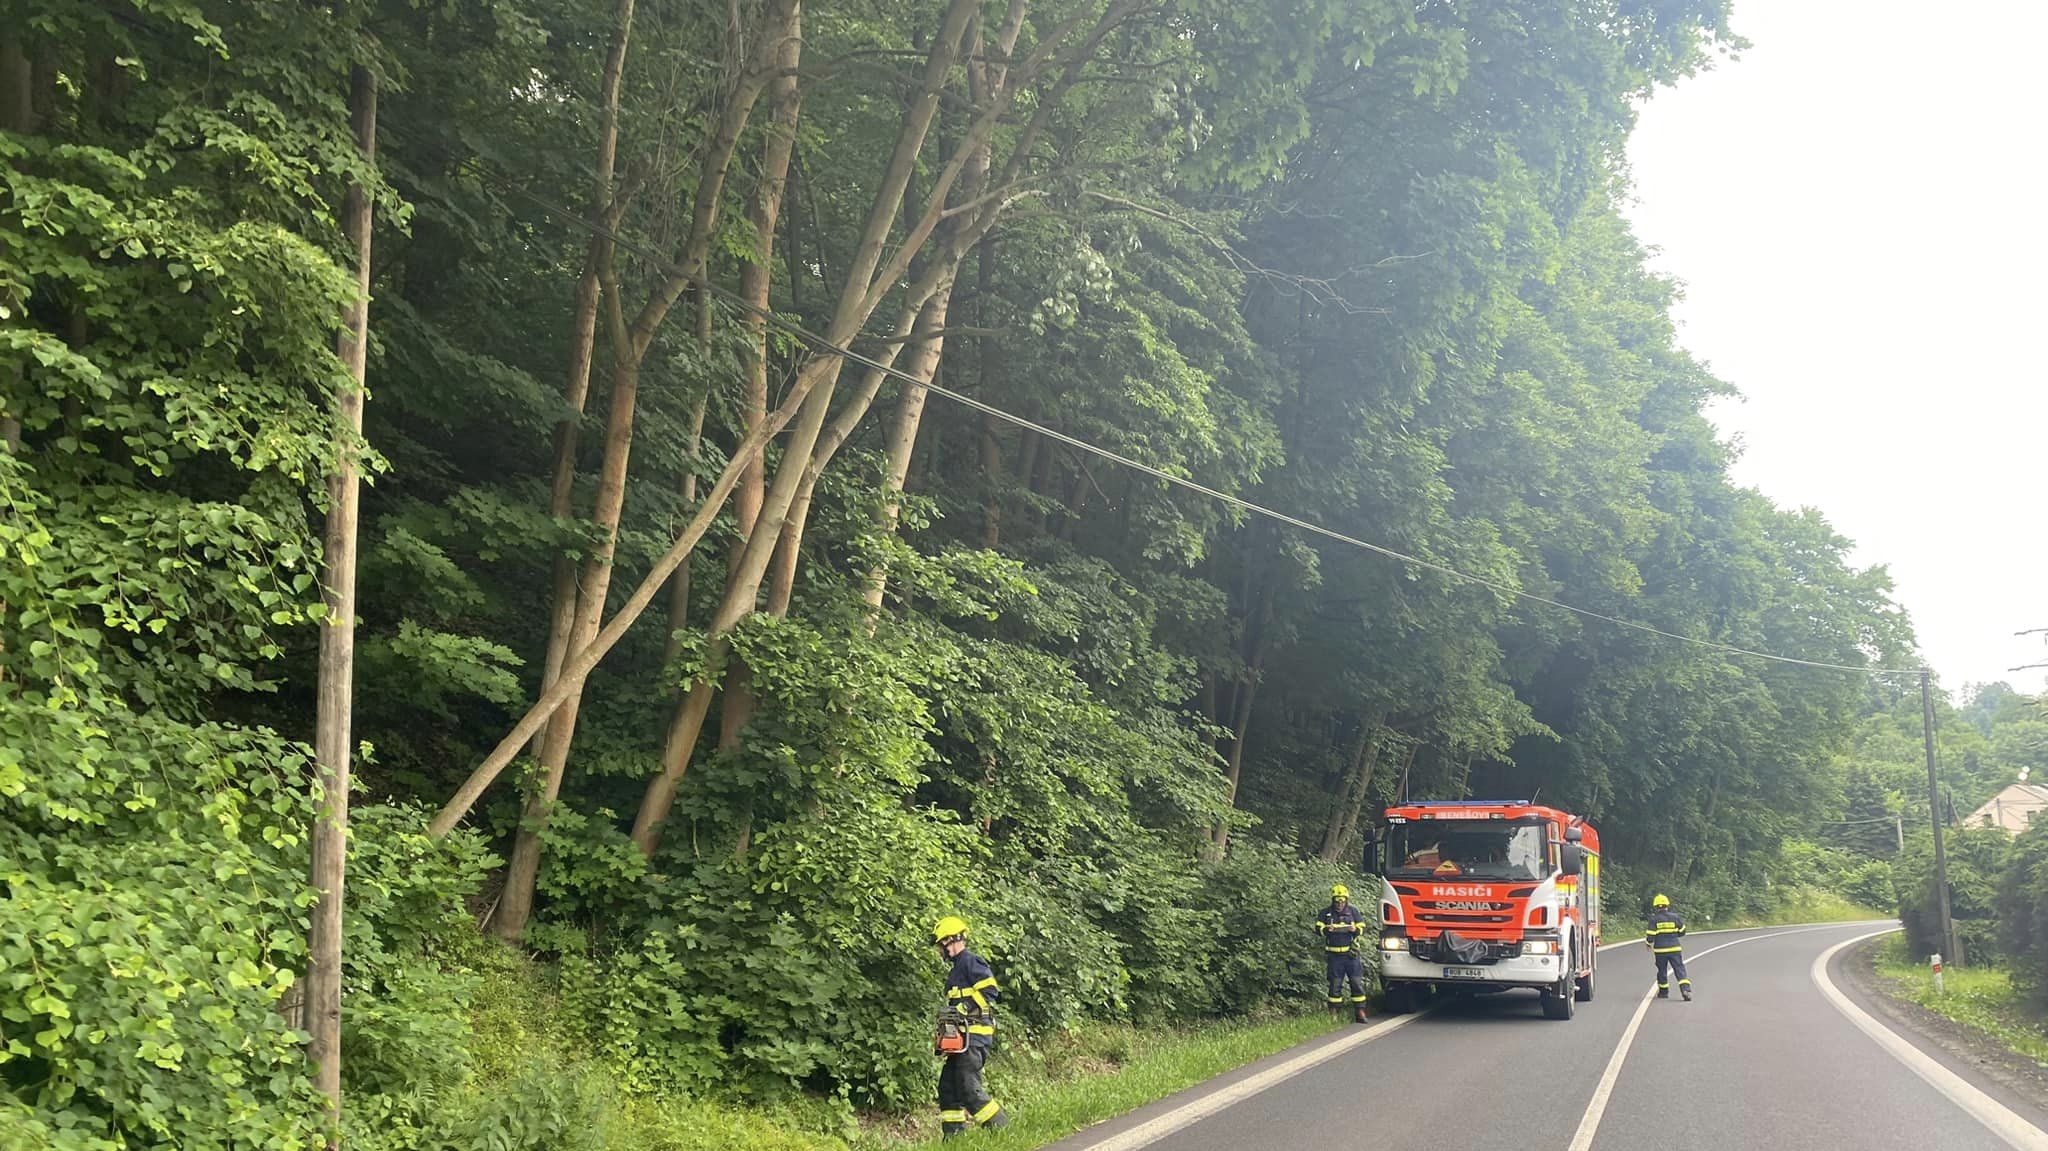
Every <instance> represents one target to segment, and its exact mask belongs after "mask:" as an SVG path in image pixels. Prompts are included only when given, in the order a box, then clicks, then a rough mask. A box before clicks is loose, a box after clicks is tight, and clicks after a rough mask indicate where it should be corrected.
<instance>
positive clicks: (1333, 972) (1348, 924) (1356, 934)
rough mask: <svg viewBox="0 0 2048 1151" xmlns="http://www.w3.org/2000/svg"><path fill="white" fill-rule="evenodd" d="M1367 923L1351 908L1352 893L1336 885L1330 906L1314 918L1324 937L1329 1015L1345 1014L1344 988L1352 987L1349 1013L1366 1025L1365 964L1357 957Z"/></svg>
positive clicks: (1363, 941)
mask: <svg viewBox="0 0 2048 1151" xmlns="http://www.w3.org/2000/svg"><path fill="white" fill-rule="evenodd" d="M1365 930H1366V923H1365V919H1364V917H1363V916H1361V915H1359V914H1358V909H1357V908H1355V907H1353V906H1351V889H1350V888H1348V887H1345V886H1344V885H1343V884H1341V883H1339V884H1337V885H1336V886H1334V887H1332V888H1330V905H1329V906H1328V907H1325V908H1323V913H1322V914H1321V915H1319V916H1317V917H1316V931H1318V932H1319V933H1321V935H1322V937H1323V961H1324V965H1325V966H1326V967H1327V968H1328V969H1329V970H1328V974H1329V977H1330V1013H1331V1014H1333V1015H1335V1014H1338V1013H1340V1012H1342V1011H1343V1010H1344V985H1345V983H1346V982H1347V981H1348V982H1349V983H1350V984H1351V1012H1352V1016H1353V1017H1354V1018H1355V1019H1357V1020H1358V1022H1360V1023H1363V1022H1365V960H1364V958H1363V957H1362V956H1361V955H1360V954H1359V953H1360V951H1361V949H1363V948H1364V946H1365Z"/></svg>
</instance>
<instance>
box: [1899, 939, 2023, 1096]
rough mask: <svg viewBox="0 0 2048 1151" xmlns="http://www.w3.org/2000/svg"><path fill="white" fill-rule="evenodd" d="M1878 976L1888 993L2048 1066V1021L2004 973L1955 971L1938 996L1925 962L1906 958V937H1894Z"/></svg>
mask: <svg viewBox="0 0 2048 1151" xmlns="http://www.w3.org/2000/svg"><path fill="white" fill-rule="evenodd" d="M1877 974H1878V978H1879V980H1880V982H1881V983H1882V984H1883V985H1884V987H1885V989H1886V990H1887V991H1889V992H1891V994H1893V995H1895V996H1897V997H1899V998H1900V999H1904V1000H1907V1001H1909V1002H1913V1003H1917V1004H1919V1005H1920V1006H1922V1007H1925V1008H1926V1009H1927V1010H1929V1011H1932V1012H1934V1013H1935V1014H1936V1015H1939V1016H1941V1017H1943V1018H1944V1019H1948V1020H1950V1021H1952V1022H1955V1023H1958V1024H1961V1025H1962V1026H1964V1027H1967V1028H1969V1029H1970V1030H1972V1031H1974V1032H1977V1033H1978V1034H1980V1035H1983V1036H1984V1037H1985V1038H1987V1039H1990V1040H1993V1041H1994V1042H1997V1043H1999V1044H2002V1045H2004V1046H2005V1047H2006V1048H2008V1049H2010V1050H2012V1051H2014V1052H2017V1053H2018V1054H2020V1055H2024V1056H2026V1057H2027V1058H2029V1059H2032V1060H2033V1061H2035V1062H2036V1063H2043V1064H2048V1020H2043V1019H2042V1018H2040V1017H2039V1016H2038V1015H2035V1014H2033V1013H2032V1012H2031V1011H2030V1010H2029V1009H2028V1007H2027V1005H2026V1002H2025V1000H2024V999H2023V998H2022V997H2021V995H2020V994H2019V992H2018V991H2016V990H2014V989H2013V985H2012V979H2011V978H2010V977H2009V976H2007V974H2006V973H2005V971H2004V970H2003V969H2002V968H1997V967H1951V968H1949V969H1948V970H1947V971H1945V972H1943V973H1942V982H1943V984H1944V985H1945V987H1946V992H1945V993H1944V994H1941V995H1936V994H1935V993H1934V976H1933V974H1932V973H1931V972H1929V971H1928V970H1927V964H1926V962H1925V961H1924V960H1921V959H1916V958H1914V957H1913V956H1909V955H1907V954H1906V940H1905V937H1904V936H1900V935H1894V936H1892V937H1891V938H1889V939H1886V940H1885V941H1884V942H1883V943H1882V944H1880V945H1879V947H1878V952H1877Z"/></svg>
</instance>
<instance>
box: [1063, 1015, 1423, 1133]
mask: <svg viewBox="0 0 2048 1151" xmlns="http://www.w3.org/2000/svg"><path fill="white" fill-rule="evenodd" d="M1433 1010H1435V1008H1433V1007H1432V1008H1428V1009H1425V1010H1423V1011H1418V1012H1416V1013H1414V1014H1412V1015H1396V1016H1394V1017H1393V1018H1392V1019H1388V1020H1386V1021H1384V1022H1381V1023H1375V1024H1373V1025H1372V1026H1371V1027H1368V1028H1366V1029H1365V1030H1363V1031H1354V1032H1352V1033H1351V1034H1349V1035H1346V1036H1344V1037H1343V1038H1341V1039H1338V1040H1336V1041H1334V1042H1332V1043H1328V1044H1325V1045H1324V1046H1321V1047H1318V1048H1316V1049H1315V1050H1314V1051H1310V1052H1307V1053H1305V1054H1302V1055H1297V1056H1295V1057H1294V1058H1292V1059H1289V1060H1288V1061H1287V1062H1285V1063H1280V1064H1276V1065H1274V1066H1272V1067H1268V1068H1266V1069H1265V1070H1264V1071H1261V1072H1259V1073H1258V1074H1257V1075H1253V1076H1250V1077H1248V1078H1246V1079H1243V1080H1240V1081H1238V1082H1236V1083H1233V1084H1231V1085H1230V1086H1228V1087H1225V1088H1223V1089H1222V1090H1220V1091H1214V1092H1211V1093H1210V1094H1208V1095H1204V1096H1202V1097H1201V1098H1200V1099H1197V1100H1195V1101H1194V1102H1192V1103H1189V1104H1187V1105H1185V1106H1182V1107H1176V1108H1174V1109H1173V1110H1171V1111H1168V1112H1167V1113H1166V1114H1164V1115H1159V1116H1156V1117H1154V1118H1152V1119H1148V1120H1146V1121H1145V1122H1143V1123H1140V1124H1138V1125H1137V1126H1136V1127H1133V1128H1131V1129H1129V1130H1127V1131H1119V1132H1117V1133H1116V1134H1115V1135H1112V1136H1110V1137H1109V1138H1107V1139H1104V1140H1102V1141H1101V1142H1099V1143H1090V1144H1089V1145H1088V1151H1135V1149H1136V1148H1139V1147H1143V1146H1145V1145H1146V1144H1148V1143H1154V1142H1157V1141H1158V1140H1161V1139H1164V1138H1166V1137H1167V1136H1168V1135H1171V1134H1173V1133H1174V1132H1176V1131H1179V1130H1181V1129H1182V1128H1184V1127H1188V1126H1191V1125H1193V1124H1195V1123H1199V1122H1201V1121H1202V1120H1204V1119H1207V1118H1208V1117H1209V1116H1211V1115H1214V1114H1216V1113H1217V1112H1218V1111H1222V1110H1223V1109H1225V1108H1227V1107H1231V1106H1234V1105H1235V1104H1238V1103H1242V1102H1244V1101H1245V1100H1246V1099H1249V1098H1251V1097H1252V1096H1254V1095H1257V1094H1258V1093H1259V1092H1261V1091H1264V1090H1266V1089H1267V1088H1269V1087H1271V1086H1273V1085H1274V1084H1276V1083H1279V1082H1281V1081H1282V1080H1286V1079H1292V1078H1294V1077H1295V1076H1296V1075H1299V1074H1301V1073H1302V1072H1304V1071H1306V1070H1308V1069H1309V1068H1311V1067H1314V1066H1316V1065H1317V1064H1319V1063H1326V1062H1328V1061H1329V1060H1332V1059H1335V1058H1336V1057H1337V1056H1339V1055H1342V1054H1344V1053H1345V1052H1347V1051H1351V1050H1353V1049H1355V1048H1358V1047H1362V1046H1364V1045H1365V1044H1367V1043H1371V1042H1372V1041H1373V1040H1375V1039H1378V1038H1379V1037H1380V1036H1382V1035H1386V1034H1389V1033H1391V1032H1394V1031H1398V1030H1400V1029H1401V1028H1403V1027H1406V1026H1407V1025H1409V1024H1410V1023H1413V1022H1415V1021H1416V1020H1417V1019H1420V1018H1422V1017H1423V1016H1424V1015H1427V1014H1429V1012H1430V1011H1433Z"/></svg>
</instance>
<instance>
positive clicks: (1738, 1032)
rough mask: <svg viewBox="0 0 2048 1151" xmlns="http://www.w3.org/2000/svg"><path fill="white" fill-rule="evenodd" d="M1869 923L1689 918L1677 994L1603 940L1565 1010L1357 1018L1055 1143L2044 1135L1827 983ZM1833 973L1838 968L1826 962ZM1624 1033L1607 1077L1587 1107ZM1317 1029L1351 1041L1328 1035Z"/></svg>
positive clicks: (1180, 1145)
mask: <svg viewBox="0 0 2048 1151" xmlns="http://www.w3.org/2000/svg"><path fill="white" fill-rule="evenodd" d="M1881 927H1882V925H1871V924H1843V925H1831V926H1827V927H1807V928H1792V929H1787V928H1760V929H1757V930H1755V931H1743V932H1717V933H1701V934H1698V935H1695V936H1694V937H1693V938H1691V939H1690V940H1688V947H1687V951H1688V961H1689V962H1691V961H1693V958H1692V957H1697V966H1696V967H1694V969H1693V971H1692V976H1693V980H1694V982H1695V983H1696V984H1697V988H1698V991H1699V998H1698V1000H1697V1001H1695V1002H1692V1003H1685V1002H1682V1001H1680V1000H1678V999H1676V998H1674V999H1671V1000H1656V1001H1652V1002H1650V1003H1648V1004H1647V1005H1645V1003H1644V999H1643V997H1644V994H1645V992H1646V991H1647V990H1648V987H1649V984H1650V982H1651V978H1652V976H1651V968H1650V963H1649V958H1648V956H1647V954H1645V953H1644V952H1643V951H1642V950H1641V948H1640V947H1637V946H1624V947H1621V948H1617V949H1612V950H1609V951H1607V952H1606V953H1605V954H1603V955H1602V956H1601V964H1600V973H1599V978H1598V981H1597V987H1596V990H1597V992H1598V994H1597V995H1596V997H1595V999H1594V1001H1593V1002H1591V1003H1582V1004H1580V1005H1579V1013H1578V1018H1577V1019H1575V1020H1572V1021H1570V1022H1553V1021H1550V1020H1546V1019H1544V1018H1543V1016H1542V1012H1541V1010H1540V1008H1539V1006H1538V1003H1537V999H1536V997H1535V995H1534V994H1526V993H1512V994H1507V995H1501V996H1495V997H1488V998H1480V999H1475V1000H1469V1001H1453V1002H1451V1003H1448V1004H1445V1005H1443V1006H1440V1007H1438V1008H1437V1009H1436V1010H1434V1011H1432V1012H1430V1013H1429V1014H1427V1015H1425V1016H1423V1017H1421V1018H1418V1019H1415V1020H1413V1021H1412V1022H1409V1023H1406V1024H1404V1025H1402V1026H1399V1027H1395V1028H1391V1029H1387V1030H1385V1031H1382V1032H1379V1033H1377V1034H1375V1035H1374V1036H1372V1037H1371V1038H1370V1039H1368V1040H1366V1041H1364V1042H1361V1041H1360V1040H1361V1038H1362V1037H1361V1036H1360V1035H1359V1031H1360V1030H1363V1029H1355V1030H1353V1031H1349V1032H1344V1033H1340V1034H1339V1035H1337V1036H1333V1037H1331V1038H1329V1039H1324V1040H1318V1041H1317V1042H1315V1043H1313V1044H1309V1045H1306V1046H1304V1047H1302V1048H1297V1049H1295V1050H1294V1051H1290V1052H1285V1053H1283V1054H1281V1055H1277V1056H1274V1057H1272V1058H1271V1059H1267V1060H1262V1061H1260V1062H1259V1063H1256V1064H1254V1065H1252V1066H1250V1067H1247V1068H1243V1069H1240V1070H1239V1071H1237V1072H1233V1073H1232V1074H1230V1075H1226V1076H1223V1077H1221V1078H1220V1079H1217V1080H1214V1081H1212V1082H1211V1083H1208V1084H1204V1085H1203V1086H1201V1087H1197V1088H1194V1089H1192V1090H1190V1091H1187V1092H1183V1093H1182V1094H1181V1095H1178V1096H1175V1097H1173V1098H1171V1099H1167V1100H1162V1101H1161V1102H1159V1103H1156V1104H1153V1105H1151V1106H1149V1107H1145V1108H1142V1109H1140V1110H1139V1111H1137V1112H1134V1113H1132V1114H1131V1115H1127V1116H1124V1117H1122V1118H1120V1119H1116V1120H1112V1121H1111V1122H1108V1123H1104V1124H1101V1125H1098V1126H1096V1127H1093V1128H1090V1129H1088V1130H1086V1131H1083V1132H1081V1133H1079V1134H1077V1135H1074V1136H1072V1137H1070V1138H1068V1139H1066V1140H1063V1141H1062V1142H1060V1143H1057V1144H1054V1147H1055V1148H1056V1149H1057V1151H1136V1148H1138V1147H1141V1146H1146V1147H1156V1148H1161V1149H1171V1151H1238V1149H1241V1148H1265V1147H1290V1148H1326V1147H1327V1148H1345V1149H1349V1148H1398V1149H1402V1151H1466V1149H1471V1151H1490V1149H1493V1148H1499V1149H1501V1151H1509V1149H1512V1151H1548V1149H1555V1151H1566V1149H1567V1148H1571V1147H1573V1146H1574V1140H1575V1139H1576V1140H1577V1141H1578V1142H1577V1146H1578V1147H1580V1148H1590V1149H1591V1151H1642V1149H1645V1148H1656V1149H1658V1151H1683V1149H1686V1148H1701V1149H1707V1148H1712V1149H1714V1151H1724V1149H1726V1148H1742V1147H1757V1148H1838V1147H1839V1148H1854V1149H1856V1151H1893V1149H1896V1151H1908V1149H1910V1151H2009V1149H2012V1148H2021V1149H2023V1151H2033V1149H2034V1148H2036V1147H2048V1134H2044V1131H2048V1114H2043V1113H2041V1112H2039V1111H2037V1110H2035V1109H2033V1108H2031V1107H2030V1106H2029V1105H2028V1104H2027V1103H2026V1102H2025V1101H2023V1100H2019V1099H2017V1098H2015V1097H2013V1096H2011V1095H2010V1094H2009V1093H2007V1092H2005V1091H2004V1090H2003V1089H2002V1088H1999V1087H1997V1086H1996V1085H1994V1084H1991V1083H1988V1082H1986V1081H1984V1080H1983V1079H1982V1078H1981V1077H1980V1076H1978V1075H1977V1074H1976V1073H1975V1072H1974V1071H1973V1070H1971V1069H1970V1068H1968V1067H1966V1066H1962V1065H1958V1064H1957V1063H1955V1062H1954V1061H1952V1060H1949V1059H1948V1058H1947V1057H1946V1056H1944V1055H1943V1054H1942V1053H1940V1052H1938V1051H1927V1054H1928V1055H1929V1056H1931V1057H1932V1058H1934V1059H1935V1060H1936V1061H1938V1062H1940V1063H1942V1064H1943V1065H1944V1066H1945V1067H1947V1069H1948V1070H1949V1071H1950V1072H1952V1073H1954V1074H1955V1075H1957V1076H1960V1078H1961V1079H1962V1080H1964V1081H1966V1082H1968V1083H1970V1084H1971V1085H1973V1086H1975V1087H1976V1088H1978V1089H1980V1090H1981V1091H1983V1092H1984V1093H1986V1095H1988V1096H1989V1098H1990V1099H1991V1100H1995V1101H1996V1102H1995V1103H1992V1104H1991V1106H1992V1108H1994V1109H1997V1110H2001V1111H2003V1112H2004V1116H2005V1120H2006V1130H2005V1131H2004V1133H2003V1134H2001V1133H1999V1132H1996V1131H1994V1130H1993V1129H1992V1128H1991V1127H1988V1126H1986V1123H1985V1122H1983V1121H1980V1120H1979V1119H1978V1118H1976V1117H1974V1116H1973V1114H1972V1112H1971V1111H1970V1110H1967V1109H1966V1107H1965V1106H1964V1105H1963V1104H1962V1103H1959V1102H1958V1101H1957V1100H1956V1099H1952V1098H1951V1097H1950V1093H1945V1092H1944V1090H1943V1089H1942V1088H1941V1087H1939V1086H1937V1085H1936V1084H1935V1083H1933V1082H1930V1081H1929V1079H1928V1078H1925V1077H1923V1073H1924V1066H1923V1073H1916V1072H1915V1071H1914V1070H1913V1069H1912V1068H1910V1067H1908V1066H1907V1064H1906V1063H1905V1062H1902V1061H1901V1058H1900V1057H1898V1056H1895V1055H1894V1054H1893V1053H1892V1052H1890V1051H1888V1050H1887V1049H1886V1048H1885V1047H1884V1046H1882V1045H1880V1043H1879V1041H1878V1040H1876V1039H1873V1038H1872V1037H1871V1035H1869V1034H1867V1033H1866V1032H1865V1031H1864V1030H1861V1029H1859V1027H1858V1026H1857V1025H1856V1024H1855V1023H1853V1022H1852V1021H1851V1020H1850V1018H1849V1017H1848V1016H1846V1015H1844V1014H1843V1011H1842V1009H1840V1008H1838V1007H1837V1006H1836V1005H1835V1004H1834V1003H1832V1002H1830V1000H1829V998H1828V997H1827V996H1825V995H1824V994H1823V992H1822V990H1821V989H1820V987H1819V986H1818V985H1817V984H1816V982H1815V979H1814V975H1813V972H1812V968H1813V967H1814V961H1815V959H1816V958H1817V957H1819V956H1821V955H1822V954H1823V953H1825V952H1827V951H1828V949H1829V948H1831V947H1833V946H1834V945H1836V944H1838V943H1842V942H1843V941H1845V940H1851V939H1855V938H1857V937H1859V936H1864V935H1868V934H1870V933H1871V932H1872V930H1873V929H1874V928H1878V929H1881ZM1839 964H1840V961H1839V959H1837V960H1836V961H1835V962H1834V964H1833V965H1832V969H1834V970H1838V969H1839ZM1832 982H1833V983H1834V984H1836V985H1837V986H1842V985H1843V984H1844V981H1843V980H1842V979H1841V978H1840V976H1839V975H1837V976H1836V977H1835V978H1834V979H1833V980H1832ZM1843 990H1844V992H1845V996H1844V997H1845V998H1847V999H1848V1000H1851V1001H1852V1002H1853V1001H1856V1000H1857V999H1858V996H1857V995H1856V993H1854V992H1853V991H1849V990H1848V989H1847V988H1846V987H1844V988H1843ZM1639 1009H1641V1010H1642V1018H1641V1021H1640V1023H1639V1025H1638V1026H1637V1027H1636V1028H1635V1031H1634V1033H1633V1034H1632V1035H1629V1024H1630V1022H1631V1020H1632V1019H1634V1018H1635V1017H1636V1015H1637V1014H1638V1010H1639ZM1625 1035H1627V1036H1628V1039H1629V1041H1628V1043H1627V1046H1626V1048H1625V1050H1624V1051H1623V1054H1622V1057H1621V1060H1620V1063H1619V1065H1618V1066H1615V1067H1614V1070H1613V1073H1612V1077H1611V1084H1610V1090H1609V1091H1608V1092H1606V1093H1604V1095H1602V1097H1601V1098H1600V1101H1599V1103H1598V1105H1597V1106H1595V1105H1594V1104H1595V1098H1596V1088H1597V1087H1598V1086H1599V1084H1600V1082H1601V1080H1602V1078H1603V1073H1604V1072H1607V1071H1608V1070H1609V1068H1610V1066H1611V1065H1613V1064H1614V1060H1615V1055H1616V1052H1617V1050H1618V1049H1622V1046H1623V1044H1622V1041H1623V1038H1624V1036H1625ZM1906 1038H1907V1039H1909V1040H1910V1039H1911V1038H1912V1037H1911V1036H1906ZM1332 1044H1337V1045H1348V1047H1346V1048H1345V1049H1341V1050H1336V1051H1331V1050H1328V1048H1330V1046H1331V1045H1332ZM1923 1049H1924V1045H1923ZM1319 1054H1320V1055H1322V1056H1323V1058H1321V1060H1320V1061H1318V1062H1314V1063H1313V1065H1310V1066H1307V1067H1306V1068H1305V1069H1303V1070H1300V1071H1299V1072H1298V1073H1292V1074H1289V1073H1288V1072H1287V1069H1288V1068H1290V1067H1293V1066H1298V1065H1300V1063H1306V1062H1309V1060H1308V1059H1305V1058H1304V1057H1305V1056H1310V1057H1312V1056H1316V1055H1319ZM1932 1074H1933V1075H1934V1076H1935V1077H1936V1078H1941V1076H1940V1074H1939V1072H1934V1073H1932ZM1261 1086H1263V1089H1260V1090H1256V1091H1255V1092H1253V1091H1250V1090H1249V1089H1251V1088H1257V1087H1261ZM1953 1090H1954V1088H1953V1084H1952V1081H1951V1088H1950V1092H1951V1093H1952V1092H1953ZM1238 1096H1245V1097H1242V1098H1239V1097H1238ZM1223 1103H1227V1105H1224V1106H1221V1107H1220V1108H1219V1107H1218V1106H1217V1105H1218V1104H1223ZM1983 1104H1984V1100H1983V1099H1982V1098H1979V1099H1977V1100H1976V1101H1975V1105H1976V1106H1978V1107H1979V1109H1980V1110H1981V1109H1982V1108H1983ZM1589 1111H1590V1112H1591V1114H1590V1115H1589ZM2016 1140H2017V1141H2016ZM2035 1140H2039V1142H2035Z"/></svg>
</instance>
